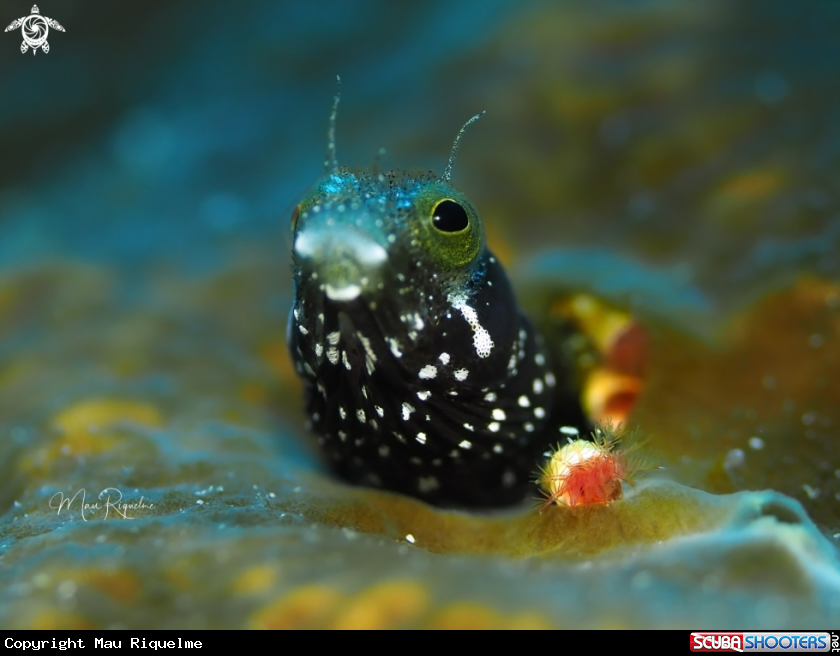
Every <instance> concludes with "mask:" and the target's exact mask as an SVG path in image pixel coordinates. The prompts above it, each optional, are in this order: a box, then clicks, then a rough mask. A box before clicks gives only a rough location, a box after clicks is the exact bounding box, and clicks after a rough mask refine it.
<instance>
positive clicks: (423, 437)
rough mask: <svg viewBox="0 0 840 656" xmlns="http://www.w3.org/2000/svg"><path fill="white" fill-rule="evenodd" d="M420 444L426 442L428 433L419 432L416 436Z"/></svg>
mask: <svg viewBox="0 0 840 656" xmlns="http://www.w3.org/2000/svg"><path fill="white" fill-rule="evenodd" d="M415 439H416V440H417V441H418V442H420V444H425V443H426V433H417V437H416V438H415Z"/></svg>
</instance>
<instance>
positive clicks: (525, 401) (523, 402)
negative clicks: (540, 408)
mask: <svg viewBox="0 0 840 656" xmlns="http://www.w3.org/2000/svg"><path fill="white" fill-rule="evenodd" d="M517 403H519V407H520V408H527V407H528V406H530V405H531V401H530V399H529V398H528V397H527V396H525V395H524V394H523V395H522V396H520V397H519V398H518V399H517Z"/></svg>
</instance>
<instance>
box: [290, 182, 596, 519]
mask: <svg viewBox="0 0 840 656" xmlns="http://www.w3.org/2000/svg"><path fill="white" fill-rule="evenodd" d="M292 227H293V231H294V246H293V271H294V287H295V298H294V306H293V308H292V313H291V316H290V320H289V329H288V343H289V348H290V351H291V354H292V357H293V359H294V362H295V366H296V369H297V371H298V373H299V375H300V376H301V377H302V378H303V380H304V381H305V385H306V412H307V414H308V416H309V419H310V422H311V428H312V430H313V431H314V432H315V433H316V434H317V435H318V441H319V443H320V445H321V447H322V448H323V450H324V452H325V453H326V455H327V457H328V459H329V460H330V462H331V464H332V466H333V468H334V469H335V471H336V472H337V473H338V474H340V475H341V476H342V477H343V478H345V479H347V480H348V481H351V482H353V483H357V484H361V485H366V486H372V487H378V488H384V489H388V490H394V491H397V492H402V493H404V494H408V495H411V496H414V497H418V498H420V499H423V500H425V501H428V502H430V503H434V504H438V505H459V506H502V505H507V504H512V503H516V502H519V501H521V500H522V499H523V498H524V497H525V496H527V495H528V494H529V493H531V492H533V491H534V487H533V484H532V482H531V479H532V476H533V472H534V471H535V469H536V465H537V462H538V461H539V460H540V459H541V457H542V453H543V452H544V451H545V450H546V449H547V448H548V447H549V446H550V445H553V444H556V443H557V441H558V439H559V438H561V437H562V434H561V433H559V432H558V429H559V428H560V427H561V426H568V427H571V428H566V429H565V432H570V430H571V429H572V428H573V429H577V430H578V431H580V432H581V433H585V432H586V431H587V430H588V429H589V428H590V426H589V423H588V420H587V418H586V416H585V413H584V412H583V410H582V409H581V407H580V403H579V400H578V395H577V392H576V390H574V389H570V388H569V385H568V381H570V380H571V375H570V372H569V371H566V370H564V369H563V368H561V367H558V364H557V363H556V362H555V363H552V362H550V361H549V355H548V353H547V351H546V349H545V347H544V345H543V343H542V339H541V338H540V337H539V336H538V335H537V334H536V333H535V331H534V328H533V327H532V325H531V323H530V322H529V320H528V319H527V318H526V317H525V316H524V315H523V314H522V313H521V312H520V311H519V308H518V306H517V303H516V299H515V296H514V293H513V290H512V289H511V286H510V283H509V281H508V278H507V275H506V273H505V271H504V269H503V268H502V266H501V264H500V263H499V261H498V260H497V259H496V258H495V257H494V256H493V254H492V252H491V251H490V250H489V249H488V248H487V246H486V244H485V237H484V228H483V226H482V223H481V219H480V217H479V214H478V212H477V211H476V209H475V207H474V206H473V205H472V203H471V202H470V201H469V199H467V198H466V197H465V196H464V195H463V194H462V193H460V192H459V191H457V190H456V189H454V188H453V187H452V186H451V185H450V184H449V183H448V177H447V178H443V177H440V176H436V175H435V174H433V173H427V174H423V173H421V174H410V173H389V174H376V173H365V172H362V173H358V172H357V173H353V172H350V171H348V170H346V169H339V168H338V167H337V166H335V167H334V168H333V170H331V171H329V172H328V173H327V174H326V175H325V176H324V178H322V179H321V180H320V181H319V183H318V184H317V185H316V187H315V189H314V190H313V191H312V192H311V193H310V194H309V196H308V197H307V198H306V199H305V200H304V201H303V202H301V203H300V205H298V207H297V208H296V209H295V212H294V214H293V216H292Z"/></svg>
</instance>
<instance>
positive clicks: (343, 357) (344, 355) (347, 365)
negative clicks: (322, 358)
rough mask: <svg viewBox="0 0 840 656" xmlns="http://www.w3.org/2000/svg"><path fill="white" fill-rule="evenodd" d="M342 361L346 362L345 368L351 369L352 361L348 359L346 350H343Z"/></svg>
mask: <svg viewBox="0 0 840 656" xmlns="http://www.w3.org/2000/svg"><path fill="white" fill-rule="evenodd" d="M341 361H342V362H343V363H344V368H345V369H347V371H350V368H351V367H350V361H349V360H348V359H347V352H346V351H342V352H341Z"/></svg>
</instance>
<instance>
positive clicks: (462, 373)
mask: <svg viewBox="0 0 840 656" xmlns="http://www.w3.org/2000/svg"><path fill="white" fill-rule="evenodd" d="M469 375H470V372H469V371H467V370H466V369H458V370H457V371H456V372H455V380H460V381H462V382H463V381H465V380H466V379H467V376H469Z"/></svg>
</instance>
